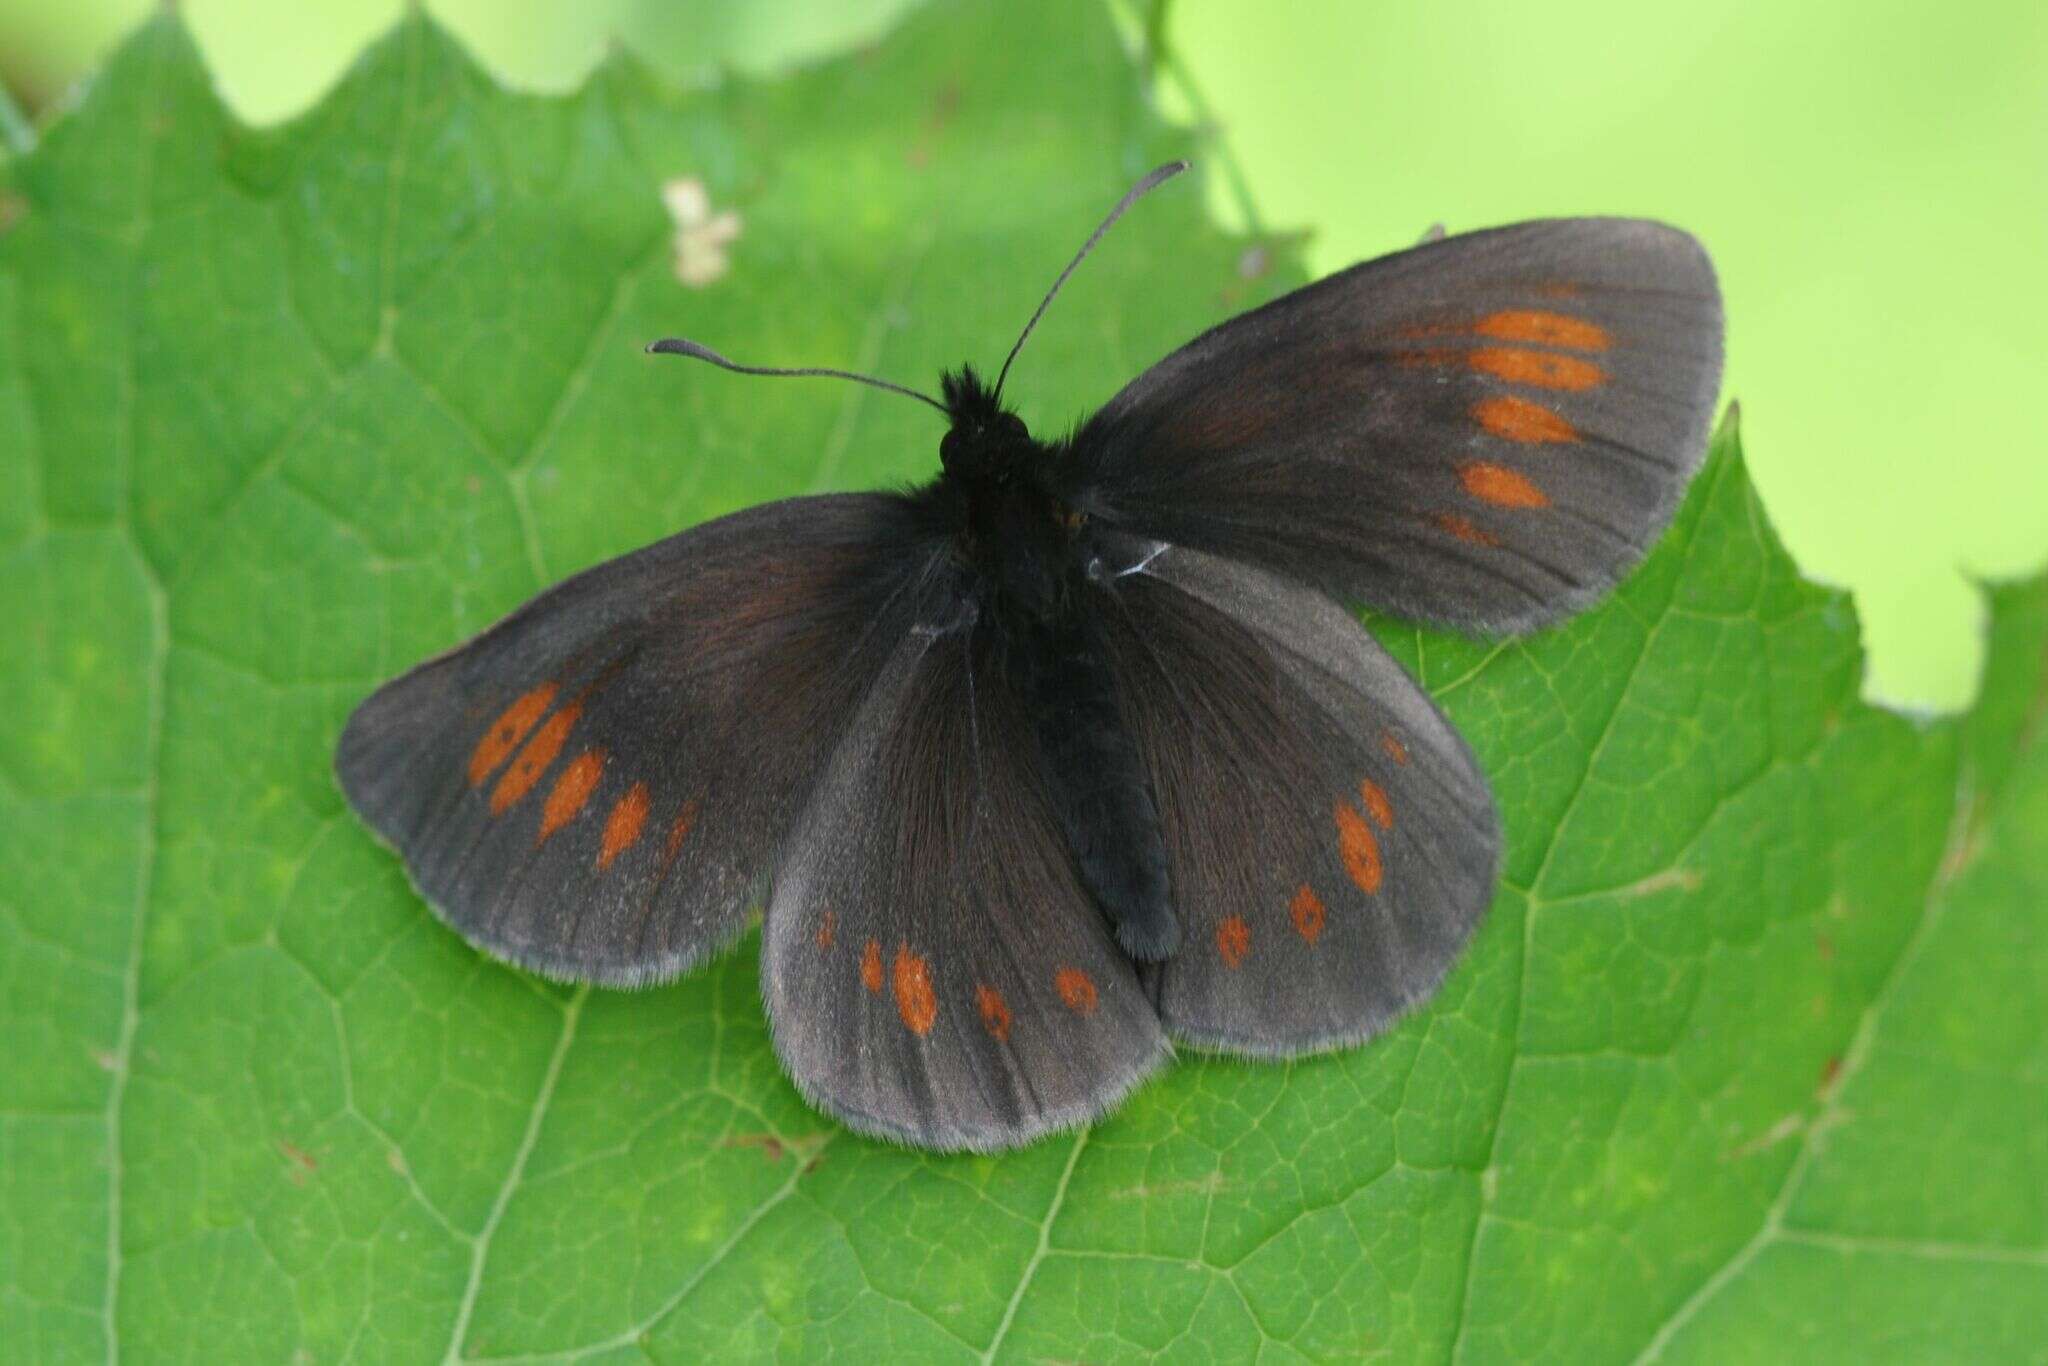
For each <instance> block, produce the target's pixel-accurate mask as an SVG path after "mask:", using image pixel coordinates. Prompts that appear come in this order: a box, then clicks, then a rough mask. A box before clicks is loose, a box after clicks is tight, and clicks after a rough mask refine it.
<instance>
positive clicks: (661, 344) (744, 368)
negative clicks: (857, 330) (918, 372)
mask: <svg viewBox="0 0 2048 1366" xmlns="http://www.w3.org/2000/svg"><path fill="white" fill-rule="evenodd" d="M647 351H648V354H649V355H662V356H690V357H693V358H694V359H696V360H708V361H710V362H711V363H712V364H713V365H715V366H717V367H718V368H719V369H721V370H730V371H732V372H733V373H734V374H738V375H780V376H803V375H823V376H824V377H826V378H827V379H850V380H852V381H853V382H854V383H856V384H866V385H870V386H872V387H873V388H876V389H887V390H888V391H889V392H890V393H892V394H902V395H903V396H904V397H906V398H914V399H916V400H917V401H918V402H920V403H929V404H931V405H932V407H934V408H937V409H938V410H939V411H940V412H941V413H944V412H946V405H945V404H943V403H941V402H939V401H938V400H937V399H935V398H933V397H932V396H931V395H930V394H921V393H919V392H918V391H917V390H915V389H912V388H909V387H907V386H905V385H901V384H891V383H890V382H889V381H888V380H886V379H876V378H875V377H874V376H873V375H858V374H855V373H854V372H853V371H851V370H831V369H827V368H825V367H822V366H804V367H802V368H800V369H794V370H784V369H778V368H775V367H772V366H763V365H741V364H740V363H739V362H738V361H733V360H727V359H726V358H725V357H724V356H721V355H719V354H718V353H717V352H716V351H713V350H712V349H711V348H710V347H708V346H705V345H702V344H701V343H698V342H693V341H690V340H689V339H688V338H685V337H663V338H662V339H661V340H660V341H658V342H650V343H648V346H647ZM948 416H950V414H948Z"/></svg>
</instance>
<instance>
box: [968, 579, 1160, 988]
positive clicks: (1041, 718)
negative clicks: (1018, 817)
mask: <svg viewBox="0 0 2048 1366" xmlns="http://www.w3.org/2000/svg"><path fill="white" fill-rule="evenodd" d="M1013 633H1014V635H1015V636H1016V637H1018V638H1017V639H1015V640H1014V644H1015V645H1016V646H1017V647H1018V648H1015V649H1013V650H1011V651H1010V653H1009V658H1010V666H1009V667H1010V670H1011V674H1012V683H1013V686H1015V687H1016V689H1017V691H1018V693H1019V695H1020V696H1021V697H1022V699H1023V701H1024V704H1025V706H1026V707H1027V708H1028V709H1029V711H1030V715H1031V718H1032V729H1033V731H1034V732H1035V734H1036V737H1037V740H1038V750H1039V757H1040V759H1041V761H1042V771H1043V773H1044V775H1045V781H1046V786H1047V788H1048V789H1049V791H1050V795H1051V797H1052V802H1053V807H1054V809H1055V810H1057V811H1058V813H1059V819H1060V824H1061V828H1062V830H1063V831H1064V833H1065V835H1066V840H1067V847H1068V848H1069V849H1070V850H1072V851H1073V855H1074V860H1075V863H1076V864H1077V865H1078V867H1079V869H1080V873H1081V880H1082V882H1083V884H1084V885H1085V886H1086V887H1087V888H1088V890H1089V892H1090V893H1091V894H1092V895H1093V896H1094V898H1095V900H1096V903H1097V904H1098V905H1099V906H1100V907H1101V908H1102V911H1103V913H1104V914H1105V915H1106V916H1108V918H1109V921H1110V924H1111V926H1112V927H1113V928H1114V929H1115V931H1116V937H1117V941H1118V943H1120V944H1122V945H1123V948H1124V951H1125V952H1126V953H1128V954H1130V955H1131V957H1133V958H1134V959H1138V960H1140V961H1157V960H1160V959H1164V958H1167V957H1170V956H1171V955H1172V953H1173V951H1174V950H1175V949H1176V948H1177V947H1178V946H1179V944H1180V924H1179V922H1178V921H1177V920H1176V919H1175V917H1174V913H1173V905H1172V901H1171V896H1170V888H1169V885H1168V881H1167V873H1166V844H1165V840H1164V838H1163V837H1162V835H1161V833H1160V828H1159V811H1158V807H1157V806H1156V805H1155V804H1154V802H1153V798H1152V787H1151V783H1150V781H1149V780H1148V778H1147V777H1146V774H1145V769H1144V764H1143V760H1142V758H1141V757H1140V755H1139V753H1138V745H1137V741H1136V739H1135V738H1134V737H1133V736H1132V734H1131V732H1130V729H1129V727H1128V725H1127V724H1126V721H1125V717H1124V713H1123V708H1122V705H1121V704H1120V702H1119V700H1118V697H1117V681H1116V676H1115V675H1114V673H1112V671H1111V669H1110V665H1109V661H1108V658H1107V656H1106V655H1105V653H1104V649H1103V642H1102V641H1101V640H1100V638H1099V633H1098V631H1097V630H1096V628H1095V625H1094V621H1093V619H1092V618H1091V617H1090V616H1089V615H1088V613H1087V611H1086V610H1085V608H1083V607H1082V606H1081V605H1080V604H1079V603H1078V602H1077V603H1073V604H1071V605H1070V606H1069V608H1068V610H1066V611H1063V612H1060V613H1057V614H1055V615H1052V616H1049V617H1041V618H1037V619H1034V620H1030V621H1028V622H1022V623H1019V624H1017V625H1016V626H1015V627H1014V628H1013Z"/></svg>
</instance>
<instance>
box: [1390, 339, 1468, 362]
mask: <svg viewBox="0 0 2048 1366" xmlns="http://www.w3.org/2000/svg"><path fill="white" fill-rule="evenodd" d="M1404 335H1407V334H1404ZM1417 335H1423V336H1427V335H1429V334H1427V333H1420V334H1417ZM1457 363H1458V352H1456V351H1447V350H1444V349H1443V348H1441V347H1431V348H1429V349H1428V350H1424V351H1397V352H1395V353H1394V364H1396V365H1399V366H1403V367H1405V368H1407V369H1411V370H1412V369H1415V368H1417V367H1419V366H1424V365H1456V364H1457Z"/></svg>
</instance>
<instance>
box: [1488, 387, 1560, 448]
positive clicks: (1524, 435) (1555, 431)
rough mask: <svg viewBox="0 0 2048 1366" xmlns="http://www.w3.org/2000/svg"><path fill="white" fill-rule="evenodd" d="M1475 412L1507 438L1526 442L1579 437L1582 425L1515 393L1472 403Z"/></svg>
mask: <svg viewBox="0 0 2048 1366" xmlns="http://www.w3.org/2000/svg"><path fill="white" fill-rule="evenodd" d="M1472 416H1473V418H1474V419H1476V420H1477V421H1478V423H1479V425H1480V426H1482V427H1484V428H1485V429H1486V430H1487V431H1489V432H1491V433H1492V434H1493V435H1495V436H1497V437H1500V438H1501V439H1502V440H1503V441H1519V442H1521V443H1522V444H1523V445H1525V446H1549V445H1555V444H1557V443H1558V442H1561V441H1577V440H1578V439H1579V429H1578V428H1576V427H1574V426H1572V424H1571V423H1569V422H1567V421H1565V420H1564V419H1563V418H1561V417H1559V416H1558V415H1557V414H1556V413H1553V412H1551V411H1550V409H1548V408H1546V407H1544V406H1543V405H1542V404H1540V403H1531V402H1530V401H1529V400H1528V399H1526V398H1516V397H1515V396H1514V395H1513V394H1494V395H1493V396H1492V397H1490V398H1482V399H1480V400H1479V401H1478V402H1477V403H1475V404H1473V405H1472Z"/></svg>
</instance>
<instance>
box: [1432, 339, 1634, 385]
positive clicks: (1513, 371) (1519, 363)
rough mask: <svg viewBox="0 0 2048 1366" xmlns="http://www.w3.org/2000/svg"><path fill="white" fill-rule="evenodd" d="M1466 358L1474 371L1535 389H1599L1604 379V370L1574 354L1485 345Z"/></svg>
mask: <svg viewBox="0 0 2048 1366" xmlns="http://www.w3.org/2000/svg"><path fill="white" fill-rule="evenodd" d="M1466 361H1467V363H1468V364H1469V365H1471V367H1472V368H1473V369H1474V370H1479V371H1483V372H1484V373H1486V374H1489V375H1492V376H1494V377H1495V378H1496V379H1504V380H1506V381H1508V383H1510V384H1527V385H1530V386H1532V387H1533V388H1537V389H1566V390H1571V391H1574V392H1576V391H1578V390H1582V389H1594V388H1598V387H1599V386H1600V385H1601V384H1604V383H1606V381H1607V372H1606V371H1605V370H1602V369H1601V368H1600V367H1599V366H1597V365H1595V364H1593V362H1591V361H1589V360H1581V359H1579V358H1578V357H1577V356H1560V355H1558V354H1556V353H1555V352H1551V351H1517V350H1510V349H1508V348H1507V347H1504V346H1488V347H1482V348H1481V349H1480V350H1477V351H1474V352H1473V353H1472V354H1471V355H1470V356H1468V357H1467V358H1466Z"/></svg>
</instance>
